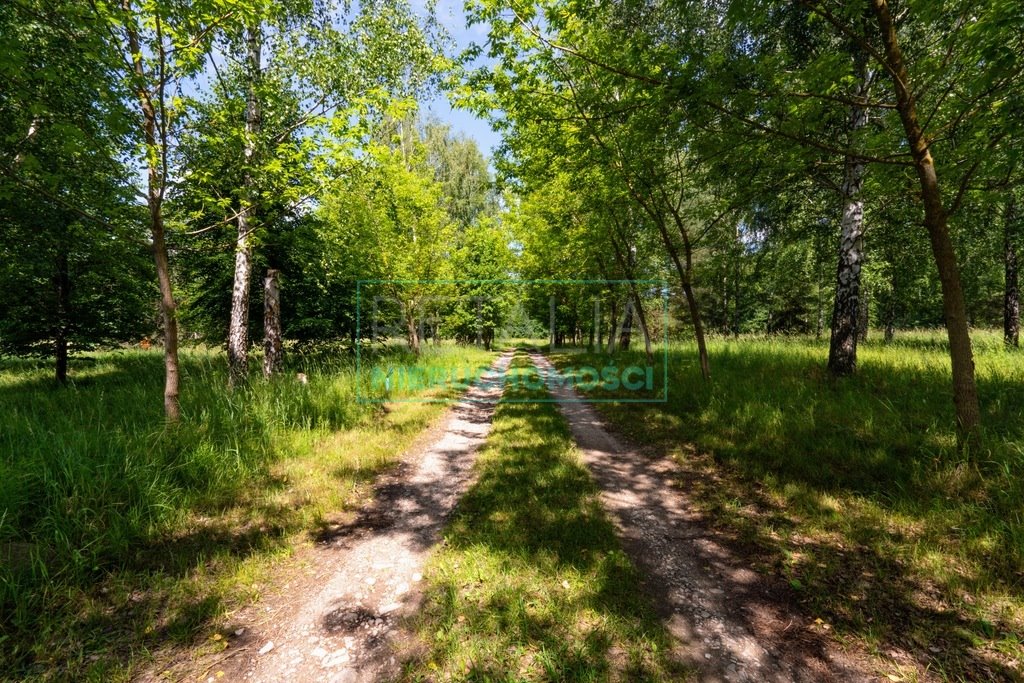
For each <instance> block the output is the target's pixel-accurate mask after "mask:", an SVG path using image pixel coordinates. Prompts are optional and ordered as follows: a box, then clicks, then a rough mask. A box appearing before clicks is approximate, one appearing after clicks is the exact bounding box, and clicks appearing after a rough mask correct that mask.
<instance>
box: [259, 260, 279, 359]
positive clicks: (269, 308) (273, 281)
mask: <svg viewBox="0 0 1024 683" xmlns="http://www.w3.org/2000/svg"><path fill="white" fill-rule="evenodd" d="M278 275H279V273H278V271H277V270H276V269H274V268H268V269H267V276H266V277H265V278H264V279H263V376H264V377H267V378H270V377H271V376H273V375H275V374H277V373H278V372H280V371H281V365H282V346H281V340H282V337H281V287H280V284H279V282H278Z"/></svg>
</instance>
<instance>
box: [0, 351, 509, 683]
mask: <svg viewBox="0 0 1024 683" xmlns="http://www.w3.org/2000/svg"><path fill="white" fill-rule="evenodd" d="M493 355H494V354H490V353H485V352H483V351H480V350H474V349H465V348H458V347H454V346H442V347H427V348H426V349H425V351H424V354H423V356H422V358H420V359H419V360H416V359H414V358H413V357H411V356H409V355H408V354H406V355H403V354H402V352H401V351H400V350H397V349H390V350H387V351H386V352H385V354H384V355H383V356H381V357H378V358H374V357H372V356H371V357H370V358H369V359H368V358H366V357H365V356H364V357H363V364H362V368H361V375H359V376H357V373H356V369H355V363H354V360H353V358H352V357H351V356H349V355H348V354H338V355H334V356H332V355H329V354H321V355H317V356H306V357H301V356H295V357H293V358H291V359H290V361H289V363H290V368H289V371H288V372H286V373H284V374H283V375H282V376H281V377H279V378H277V379H275V380H274V381H271V382H265V381H263V380H262V379H254V380H253V381H252V382H251V384H250V385H249V386H248V387H246V388H244V389H240V390H237V391H235V392H230V393H229V392H228V391H227V389H226V361H225V359H224V356H223V354H222V353H220V352H213V351H203V350H191V351H188V352H186V353H184V354H183V355H182V369H183V383H182V389H183V393H182V406H183V412H184V416H183V420H182V422H181V424H180V425H178V426H177V427H175V428H168V427H166V425H165V423H164V420H163V412H162V403H161V396H162V387H163V384H162V382H163V365H162V357H161V355H160V354H159V353H158V352H156V351H151V352H142V351H119V352H111V353H97V354H90V355H86V356H83V357H80V358H77V359H75V360H73V361H72V366H71V375H70V379H71V382H70V386H69V387H68V388H61V387H59V386H57V385H56V384H55V383H54V381H53V379H52V369H51V368H50V366H49V365H46V364H41V363H35V362H30V361H20V360H13V359H4V360H0V662H3V664H2V665H0V678H2V679H7V680H24V679H46V678H49V679H59V680H96V681H116V680H127V679H128V678H130V677H131V675H132V673H133V672H136V671H137V669H138V666H139V665H141V664H144V663H146V662H148V661H150V660H151V659H152V658H153V657H154V656H158V654H159V652H158V650H159V648H161V647H164V646H167V645H170V646H172V647H173V646H174V645H176V644H180V645H189V644H194V643H196V642H202V640H203V639H204V638H205V637H206V636H207V635H209V632H210V631H211V630H212V629H213V627H214V624H215V623H216V621H217V619H218V618H220V617H221V616H223V615H224V614H225V613H226V612H227V611H229V610H231V609H233V608H235V607H237V606H238V605H241V604H243V603H244V602H246V601H249V600H252V599H254V598H257V597H258V596H259V595H260V593H261V590H262V587H263V585H264V581H265V579H266V577H267V576H268V574H269V572H270V570H271V568H272V567H273V566H274V565H275V564H278V563H279V562H280V561H281V560H284V559H286V558H287V557H289V556H290V555H291V554H292V553H293V552H294V550H295V548H296V547H297V546H299V545H301V544H304V543H309V542H311V540H312V539H313V538H315V537H316V535H317V533H318V532H319V531H321V530H322V529H323V528H324V527H326V526H327V525H330V524H332V523H333V522H335V521H338V519H339V518H340V517H341V516H343V515H344V514H345V513H346V511H347V510H350V509H351V508H353V507H354V506H356V505H358V504H359V503H360V502H361V501H363V500H364V499H365V497H366V496H367V495H368V494H369V492H370V484H371V482H372V480H373V478H374V476H375V475H376V474H378V473H379V472H381V471H382V470H383V469H385V468H387V467H388V466H389V465H391V464H393V463H394V462H396V460H397V458H398V456H400V455H401V453H402V452H403V450H405V449H406V448H407V447H408V446H409V445H410V444H411V443H412V442H413V440H414V439H415V438H416V436H417V435H419V434H420V433H421V432H422V431H423V430H424V429H425V428H426V427H427V426H429V425H430V423H431V422H432V421H433V420H435V419H436V418H437V417H438V416H439V415H440V414H441V413H442V412H443V410H444V405H443V404H441V403H414V402H395V403H387V404H384V403H365V402H364V403H361V402H359V401H357V400H356V391H357V383H359V382H361V383H362V384H361V385H360V386H361V387H362V388H361V389H360V391H361V392H362V393H361V394H360V395H362V396H366V395H368V394H367V393H366V392H367V391H371V392H374V393H373V394H372V395H373V396H375V397H378V398H383V391H384V390H383V389H382V388H381V387H379V386H378V387H370V386H369V381H368V380H369V376H368V375H369V373H370V371H371V367H372V366H373V365H374V364H375V361H379V362H380V363H382V364H387V365H389V366H394V367H403V368H407V367H416V368H419V369H421V370H424V371H430V370H443V369H445V368H449V367H457V368H462V367H466V366H472V367H476V366H485V365H487V364H489V362H490V359H491V358H493ZM296 372H304V373H306V375H307V376H308V384H302V383H300V382H299V381H297V378H296V375H295V373H296ZM455 391H457V387H450V388H448V389H447V390H445V389H433V390H426V389H422V388H420V389H417V388H415V387H413V388H410V389H408V390H403V389H402V388H401V387H393V388H392V391H391V392H390V394H389V396H388V397H389V398H395V399H401V398H408V397H410V396H413V395H417V396H424V395H430V396H438V397H439V396H441V395H443V394H445V393H447V394H452V393H453V392H455Z"/></svg>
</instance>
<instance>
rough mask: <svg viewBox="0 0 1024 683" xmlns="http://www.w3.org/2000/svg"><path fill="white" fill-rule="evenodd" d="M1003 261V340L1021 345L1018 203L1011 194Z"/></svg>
mask: <svg viewBox="0 0 1024 683" xmlns="http://www.w3.org/2000/svg"><path fill="white" fill-rule="evenodd" d="M1003 221H1004V223H1003V263H1004V266H1005V274H1006V279H1005V283H1004V292H1003V341H1005V342H1006V345H1007V346H1012V347H1014V348H1017V347H1019V346H1020V290H1019V287H1018V271H1017V240H1016V237H1017V203H1016V198H1015V197H1013V196H1011V197H1010V199H1009V201H1008V202H1007V203H1006V214H1005V216H1004V218H1003Z"/></svg>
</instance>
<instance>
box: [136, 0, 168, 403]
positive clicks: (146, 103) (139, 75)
mask: <svg viewBox="0 0 1024 683" xmlns="http://www.w3.org/2000/svg"><path fill="white" fill-rule="evenodd" d="M121 7H122V9H123V10H124V13H125V33H126V34H127V37H128V48H129V51H130V52H131V59H132V66H133V68H134V70H135V77H136V79H137V80H138V82H139V84H140V85H139V90H138V92H137V96H138V98H139V104H140V106H141V111H142V132H143V136H144V138H145V142H146V159H147V165H148V169H147V171H148V172H147V178H146V204H147V206H148V208H149V223H150V232H151V233H152V237H153V260H154V261H155V263H156V277H157V284H158V285H159V288H160V312H161V315H162V317H163V325H164V415H165V417H166V418H167V421H168V422H171V423H175V422H178V421H179V420H180V419H181V404H180V403H179V401H178V379H179V372H178V314H177V309H178V306H177V304H176V303H175V301H174V289H173V287H172V286H171V267H170V260H169V259H168V256H167V240H166V238H165V236H164V216H163V195H164V180H165V179H164V177H163V174H162V173H161V159H163V158H164V154H161V153H160V152H161V151H163V152H166V146H167V141H166V140H161V141H160V143H161V144H158V142H157V130H158V129H159V128H158V126H157V113H156V107H155V106H154V105H153V99H152V93H150V92H149V91H148V90H147V89H146V88H145V87H144V86H143V85H141V84H142V83H143V82H145V80H146V76H147V74H146V71H145V66H144V63H143V61H142V60H143V56H142V48H141V46H140V45H139V34H138V30H137V28H136V24H135V19H134V17H132V16H131V12H132V7H131V0H124V3H123V4H122V6H121ZM160 49H161V50H163V43H162V38H161V44H160Z"/></svg>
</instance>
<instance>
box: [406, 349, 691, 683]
mask: <svg viewBox="0 0 1024 683" xmlns="http://www.w3.org/2000/svg"><path fill="white" fill-rule="evenodd" d="M517 364H518V365H519V366H520V367H522V366H523V363H522V362H521V360H520V361H519V362H518V363H517ZM514 365H516V364H514ZM526 397H527V395H526V390H525V389H523V388H507V389H506V398H513V399H516V400H523V399H525V398H526ZM477 466H478V470H479V478H478V480H477V482H476V483H475V484H474V485H473V486H472V487H471V488H470V490H469V491H468V492H467V493H466V494H465V496H464V497H463V498H462V500H461V501H460V502H459V507H458V508H457V511H456V513H455V515H454V517H453V519H452V520H451V522H450V525H449V527H448V528H447V530H446V532H445V536H444V538H445V542H444V546H443V549H442V550H441V551H439V553H438V555H437V556H435V558H434V560H433V562H432V564H433V566H432V569H431V571H430V576H431V582H430V585H429V587H428V589H427V592H426V597H425V601H424V609H423V611H422V613H421V614H420V615H418V616H417V617H415V621H416V622H417V623H416V626H417V627H418V630H419V632H420V633H421V635H422V637H423V639H424V640H425V641H426V643H427V644H428V645H427V649H426V651H423V652H419V653H417V654H415V656H414V657H413V658H412V659H411V660H410V661H407V662H406V664H405V674H404V676H405V677H406V679H409V680H417V676H419V675H421V674H423V673H424V672H425V671H428V670H429V671H435V670H437V671H438V672H439V673H440V674H441V675H444V676H450V677H453V678H454V679H455V680H470V681H484V680H488V681H512V680H524V679H530V680H532V679H534V678H538V677H539V678H543V679H545V680H559V681H584V680H587V681H589V680H603V679H606V678H609V677H610V676H611V675H612V672H614V673H615V675H618V676H624V677H625V679H626V680H678V678H679V677H680V676H682V675H683V671H682V669H681V667H680V666H679V665H678V663H676V662H673V661H671V660H670V659H669V655H668V652H669V651H670V649H671V648H670V644H669V639H668V636H667V634H666V632H665V631H664V629H663V627H662V626H661V624H660V622H659V621H658V620H657V618H656V617H655V615H654V612H653V610H652V609H651V606H650V605H649V604H648V603H647V601H646V598H645V597H644V596H643V594H642V593H641V592H640V591H639V590H638V586H639V576H638V574H637V572H636V570H635V568H634V567H633V566H632V565H631V564H630V562H629V560H628V559H627V558H626V556H625V555H624V553H623V552H622V551H621V548H620V546H619V544H618V541H617V539H616V536H615V533H614V528H613V526H612V524H611V522H610V521H609V520H608V518H607V517H606V516H605V515H604V513H603V511H602V509H601V507H600V505H599V503H598V501H597V498H596V489H595V486H594V484H593V482H592V480H591V479H590V477H589V475H588V473H587V471H586V470H585V469H584V468H583V467H582V465H581V464H580V463H579V462H578V460H577V459H576V458H575V456H574V455H573V451H572V443H571V439H570V437H569V434H568V431H567V428H566V425H565V423H564V421H563V420H562V418H561V417H560V416H559V415H558V413H557V409H556V408H555V407H554V406H553V405H551V404H530V403H501V404H499V406H498V408H497V411H496V414H495V418H494V426H493V429H492V432H491V435H490V436H489V438H488V442H487V445H486V447H485V449H484V451H483V452H482V453H481V455H480V460H479V461H478V465H477Z"/></svg>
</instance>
